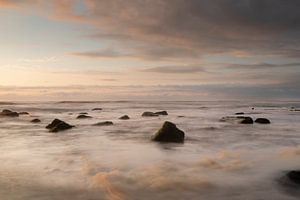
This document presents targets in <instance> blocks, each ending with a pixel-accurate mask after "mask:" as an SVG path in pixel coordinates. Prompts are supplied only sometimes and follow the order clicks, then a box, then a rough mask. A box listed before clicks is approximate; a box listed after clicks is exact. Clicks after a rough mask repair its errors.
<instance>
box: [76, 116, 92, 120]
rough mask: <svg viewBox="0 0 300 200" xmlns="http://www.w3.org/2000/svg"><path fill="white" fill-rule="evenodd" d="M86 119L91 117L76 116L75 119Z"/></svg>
mask: <svg viewBox="0 0 300 200" xmlns="http://www.w3.org/2000/svg"><path fill="white" fill-rule="evenodd" d="M88 118H92V117H91V116H88V115H78V116H77V119H88Z"/></svg>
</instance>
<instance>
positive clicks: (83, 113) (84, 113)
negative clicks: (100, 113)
mask: <svg viewBox="0 0 300 200" xmlns="http://www.w3.org/2000/svg"><path fill="white" fill-rule="evenodd" d="M88 114H89V113H87V112H82V113H79V115H88Z"/></svg>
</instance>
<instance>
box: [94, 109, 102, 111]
mask: <svg viewBox="0 0 300 200" xmlns="http://www.w3.org/2000/svg"><path fill="white" fill-rule="evenodd" d="M97 110H102V108H93V109H92V111H97Z"/></svg>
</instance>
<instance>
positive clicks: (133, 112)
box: [0, 102, 300, 200]
mask: <svg viewBox="0 0 300 200" xmlns="http://www.w3.org/2000/svg"><path fill="white" fill-rule="evenodd" d="M291 105H292V104H291V103H277V104H266V103H258V104H255V103H251V104H250V103H249V104H245V103H238V102H168V103H166V102H165V103H164V102H153V103H150V102H63V103H22V104H21V103H18V104H4V105H1V107H2V108H3V109H12V110H17V111H28V112H30V114H31V116H20V117H19V118H0V152H1V154H0V162H1V166H0V199H1V200H19V199H20V200H24V199H33V200H35V199H36V200H48V199H49V200H50V199H51V200H65V199H75V200H77V199H78V200H82V199H87V200H98V199H100V200H102V199H108V200H123V199H124V200H125V199H130V200H131V199H133V200H135V199H136V200H140V199H145V200H147V199H149V200H150V199H164V200H165V199H230V200H232V199H233V200H234V199H272V200H274V199H287V200H295V199H299V197H300V196H299V192H297V190H298V189H299V188H296V190H295V189H294V190H293V189H285V188H284V187H282V186H281V185H280V184H278V181H277V180H278V179H279V177H281V176H282V174H283V173H284V171H286V170H291V169H299V168H300V164H299V163H300V162H299V161H300V138H299V131H298V130H299V128H300V123H299V122H300V113H296V112H291V111H289V106H291ZM293 105H294V106H296V107H297V106H299V105H297V104H295V102H294V103H293ZM95 107H101V108H103V110H102V111H92V108H95ZM252 107H255V112H254V111H252V109H251V108H252ZM270 107H272V109H270ZM159 110H167V111H168V113H169V115H168V116H160V117H157V118H156V117H154V118H143V117H141V113H143V112H144V111H159ZM240 111H243V112H245V113H249V114H248V115H250V116H252V117H253V118H256V117H267V118H269V119H271V121H272V124H271V125H260V124H254V125H240V124H235V123H226V122H219V119H220V118H221V117H223V116H228V115H232V114H234V113H235V112H240ZM80 112H88V113H89V115H90V116H92V117H93V118H91V119H84V120H79V119H76V116H77V115H78V113H80ZM69 113H73V114H72V115H70V114H69ZM124 114H127V115H129V116H130V118H131V119H130V120H126V121H122V120H119V119H118V118H119V117H120V116H122V115H124ZM33 116H34V117H35V118H36V117H38V118H39V119H41V121H42V123H41V124H31V123H30V120H31V119H32V118H33ZM178 116H184V117H178ZM54 118H60V119H62V120H65V121H67V122H69V123H70V124H74V125H76V128H74V129H72V130H68V131H65V132H61V133H49V132H47V130H46V129H45V128H44V127H45V126H46V125H47V124H48V123H49V122H51V121H52V120H53V119H54ZM106 120H109V121H113V122H114V125H113V126H107V127H95V126H91V125H92V124H94V123H97V122H100V121H106ZM165 120H169V121H172V122H174V123H176V124H177V126H178V127H179V128H180V129H182V130H184V131H185V132H186V135H187V138H186V141H185V143H184V144H159V143H153V142H151V141H150V137H151V135H152V134H153V133H154V132H155V131H156V130H157V129H158V128H159V127H160V126H161V125H162V123H163V122H164V121H165Z"/></svg>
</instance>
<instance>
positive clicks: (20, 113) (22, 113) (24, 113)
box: [19, 112, 29, 115]
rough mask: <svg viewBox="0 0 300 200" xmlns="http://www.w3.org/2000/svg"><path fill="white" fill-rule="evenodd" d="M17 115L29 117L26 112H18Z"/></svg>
mask: <svg viewBox="0 0 300 200" xmlns="http://www.w3.org/2000/svg"><path fill="white" fill-rule="evenodd" d="M19 115H29V113H28V112H19Z"/></svg>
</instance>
